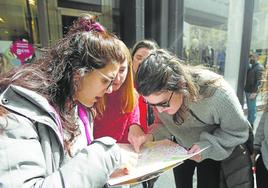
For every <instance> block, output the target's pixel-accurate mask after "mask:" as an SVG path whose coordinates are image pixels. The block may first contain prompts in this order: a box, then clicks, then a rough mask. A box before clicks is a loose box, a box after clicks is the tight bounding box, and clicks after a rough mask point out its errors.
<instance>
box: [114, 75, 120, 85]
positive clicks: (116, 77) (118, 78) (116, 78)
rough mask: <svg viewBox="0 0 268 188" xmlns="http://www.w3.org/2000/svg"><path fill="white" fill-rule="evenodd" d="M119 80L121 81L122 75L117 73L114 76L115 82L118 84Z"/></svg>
mask: <svg viewBox="0 0 268 188" xmlns="http://www.w3.org/2000/svg"><path fill="white" fill-rule="evenodd" d="M119 82H120V75H119V74H117V75H116V76H115V78H114V83H115V84H118V83H119Z"/></svg>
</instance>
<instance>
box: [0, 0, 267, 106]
mask: <svg viewBox="0 0 268 188" xmlns="http://www.w3.org/2000/svg"><path fill="white" fill-rule="evenodd" d="M0 10H1V11H0V53H6V51H8V50H9V48H10V45H11V44H12V43H13V42H14V41H15V40H17V39H18V38H20V39H21V38H24V39H26V40H27V41H29V43H31V44H32V45H33V46H34V48H35V49H36V53H37V54H38V49H40V48H42V47H47V46H50V45H52V44H53V43H54V42H55V41H56V40H57V39H59V38H61V37H62V36H64V34H65V33H66V31H67V28H68V26H69V25H70V24H71V23H72V21H73V20H74V19H75V18H76V17H78V16H79V15H80V14H82V13H92V14H96V15H98V17H99V21H100V22H101V23H102V24H103V25H104V26H106V28H107V29H108V30H110V31H112V32H113V33H115V34H116V35H117V36H119V38H121V39H122V40H123V41H124V42H125V43H126V44H127V45H128V47H130V48H131V47H132V45H133V44H134V43H135V42H136V41H138V40H141V39H144V38H146V39H153V40H155V41H156V42H158V44H159V46H160V47H162V48H166V49H168V50H170V51H172V52H173V53H176V54H177V55H178V56H179V57H180V58H182V59H183V60H185V61H186V62H188V63H191V64H203V65H204V66H207V67H209V68H210V69H212V70H213V71H215V72H218V73H220V74H222V75H223V76H224V77H225V78H226V80H227V81H228V82H230V83H231V85H232V86H233V87H234V89H235V90H236V91H237V95H238V97H239V99H240V102H241V103H243V87H244V77H245V72H246V69H247V66H248V55H249V53H250V52H251V51H252V52H256V53H258V54H259V55H260V61H261V63H263V64H264V65H266V62H267V53H268V1H267V0H236V1H232V0H202V1H200V0H169V1H166V0H12V1H10V0H1V1H0Z"/></svg>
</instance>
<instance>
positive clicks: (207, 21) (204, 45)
mask: <svg viewBox="0 0 268 188" xmlns="http://www.w3.org/2000/svg"><path fill="white" fill-rule="evenodd" d="M184 3H185V5H184V31H183V58H184V59H185V60H186V61H187V62H188V63H190V64H194V65H197V64H202V65H204V66H206V67H208V68H210V69H212V70H213V71H215V72H217V73H220V74H222V75H223V74H224V67H225V59H226V44H227V25H228V9H229V3H228V0H215V1H210V0H204V1H199V0H193V1H184Z"/></svg>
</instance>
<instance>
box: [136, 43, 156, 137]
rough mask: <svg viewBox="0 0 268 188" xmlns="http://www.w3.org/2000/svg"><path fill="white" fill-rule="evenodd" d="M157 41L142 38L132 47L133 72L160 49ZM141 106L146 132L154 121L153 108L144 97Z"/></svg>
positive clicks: (140, 98)
mask: <svg viewBox="0 0 268 188" xmlns="http://www.w3.org/2000/svg"><path fill="white" fill-rule="evenodd" d="M158 48H159V47H158V45H157V44H156V42H154V41H152V40H141V41H138V42H137V43H136V44H135V45H134V46H133V49H132V53H131V56H132V61H133V72H134V75H135V74H136V72H137V69H138V67H139V65H140V64H141V62H142V61H143V60H144V59H145V58H146V57H147V56H148V55H149V54H150V52H151V51H153V50H156V49H158ZM139 108H140V123H141V125H142V127H145V129H144V130H145V132H148V130H147V127H148V126H149V125H151V124H152V123H153V122H154V119H155V118H154V115H153V109H152V108H151V107H150V106H148V105H147V104H146V103H145V101H144V99H143V97H142V96H140V97H139Z"/></svg>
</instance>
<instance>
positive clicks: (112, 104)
mask: <svg viewBox="0 0 268 188" xmlns="http://www.w3.org/2000/svg"><path fill="white" fill-rule="evenodd" d="M120 46H121V50H122V51H123V52H124V54H125V56H126V59H125V61H124V62H123V63H122V64H121V65H120V68H119V73H118V74H117V76H116V77H115V79H114V82H113V92H112V93H111V94H107V95H105V110H104V111H103V113H102V115H101V116H100V118H96V120H95V121H94V124H95V126H94V137H95V138H100V137H103V136H110V137H113V138H114V139H116V140H117V142H118V143H128V142H129V143H131V144H132V145H133V146H134V149H135V150H136V148H135V146H136V145H140V144H141V143H143V142H144V141H145V139H146V136H145V134H144V130H143V129H146V127H141V126H140V114H139V113H140V111H139V106H138V100H137V99H138V94H137V93H136V91H135V88H134V81H133V71H132V60H131V56H130V53H129V50H128V48H127V47H126V45H125V44H124V43H123V42H121V44H120ZM136 151H138V150H136Z"/></svg>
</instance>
